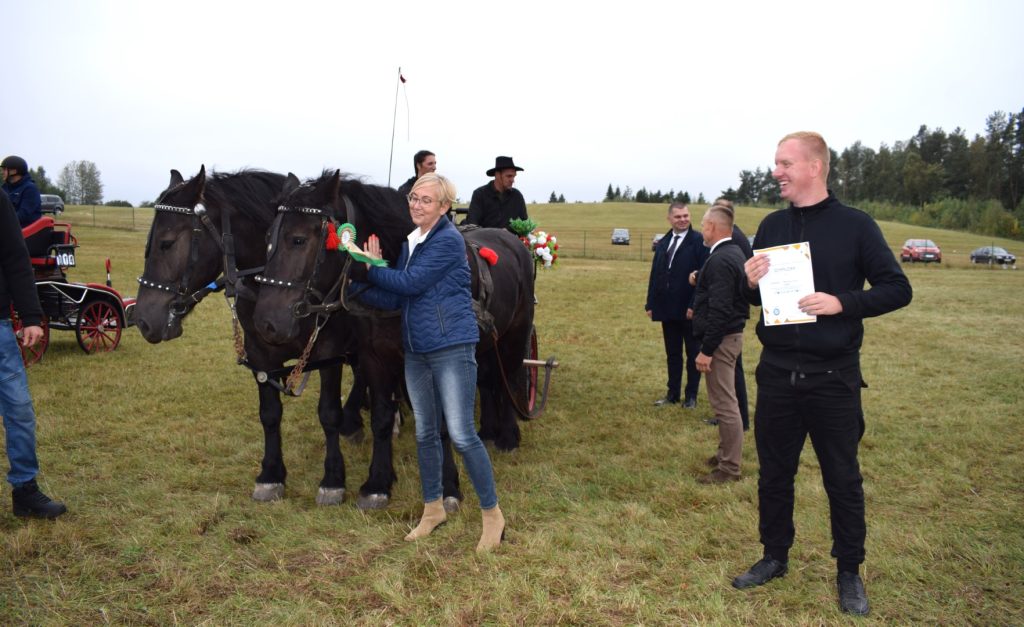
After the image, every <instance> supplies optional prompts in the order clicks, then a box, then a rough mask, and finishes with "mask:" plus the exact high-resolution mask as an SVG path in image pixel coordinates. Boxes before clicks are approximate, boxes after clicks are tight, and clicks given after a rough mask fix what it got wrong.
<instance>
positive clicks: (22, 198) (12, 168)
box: [0, 155, 43, 227]
mask: <svg viewBox="0 0 1024 627" xmlns="http://www.w3.org/2000/svg"><path fill="white" fill-rule="evenodd" d="M0 175H2V176H3V180H4V185H3V190H4V191H5V192H7V196H8V197H9V198H10V199H11V204H12V205H14V209H15V211H16V212H17V213H18V222H19V223H21V226H23V227H25V226H28V225H29V224H32V223H33V222H35V221H36V220H38V219H39V218H41V217H43V208H42V207H43V203H42V199H41V198H40V197H39V188H38V187H36V182H35V181H33V180H32V175H31V174H29V173H28V164H27V163H25V160H24V159H22V158H21V157H16V156H14V155H11V156H10V157H7V158H6V159H4V160H3V162H2V163H0Z"/></svg>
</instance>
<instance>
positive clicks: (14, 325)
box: [11, 308, 50, 368]
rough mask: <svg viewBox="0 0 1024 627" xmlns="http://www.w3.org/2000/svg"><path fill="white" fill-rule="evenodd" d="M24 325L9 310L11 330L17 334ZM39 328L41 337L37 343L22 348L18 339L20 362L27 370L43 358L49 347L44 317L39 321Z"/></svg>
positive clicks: (46, 321)
mask: <svg viewBox="0 0 1024 627" xmlns="http://www.w3.org/2000/svg"><path fill="white" fill-rule="evenodd" d="M23 326H24V325H23V324H22V323H21V319H20V318H18V314H16V313H15V312H14V310H13V308H12V309H11V329H12V330H13V331H14V333H15V334H17V333H18V332H19V331H21V329H22V327H23ZM39 326H40V327H42V329H43V337H41V338H39V341H38V342H36V343H35V344H34V345H32V346H22V345H21V339H20V338H19V339H18V348H20V349H21V361H22V362H23V363H24V364H25V367H26V368H28V367H29V366H31V365H32V364H34V363H38V362H39V360H40V359H42V358H43V353H45V352H46V348H47V347H48V346H49V345H50V322H49V320H48V319H47V317H46V315H45V314H44V315H43V318H42V320H40V321H39Z"/></svg>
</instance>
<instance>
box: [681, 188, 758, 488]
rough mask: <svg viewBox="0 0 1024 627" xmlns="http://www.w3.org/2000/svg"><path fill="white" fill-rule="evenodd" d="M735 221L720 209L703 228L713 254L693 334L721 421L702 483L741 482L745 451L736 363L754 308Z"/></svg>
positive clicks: (702, 279) (700, 280) (701, 281)
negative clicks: (735, 236) (743, 288)
mask: <svg viewBox="0 0 1024 627" xmlns="http://www.w3.org/2000/svg"><path fill="white" fill-rule="evenodd" d="M732 221H733V216H732V211H730V210H729V208H728V207H724V206H721V205H715V206H713V207H711V208H710V209H708V211H707V212H706V213H705V214H704V220H703V221H702V222H701V225H700V228H701V232H702V233H703V234H704V243H705V244H706V245H707V246H708V248H710V249H711V252H710V254H709V256H708V260H707V261H706V262H704V268H703V269H702V270H701V271H700V273H699V274H698V277H697V295H696V297H695V298H694V303H693V334H694V335H695V336H696V337H697V341H698V342H699V343H700V354H698V355H697V360H696V362H697V369H698V370H700V371H701V372H702V373H704V375H705V376H706V377H707V388H708V401H709V402H710V403H711V407H712V409H714V410H715V419H716V420H717V421H718V450H717V452H716V453H715V454H714V455H713V456H712V457H711V458H710V459H709V460H708V465H709V466H713V467H714V469H713V470H712V471H711V472H710V473H708V474H707V475H704V476H703V477H700V478H699V479H698V481H699V482H700V483H709V484H716V483H726V482H728V481H737V480H739V478H740V460H741V458H742V453H743V421H742V419H741V418H740V411H739V405H738V403H737V402H736V359H737V358H738V357H739V355H740V353H741V352H742V350H743V327H745V326H746V323H747V318H749V317H750V305H749V304H748V303H747V299H746V295H745V294H743V293H742V292H741V287H740V284H741V282H742V281H743V280H744V276H743V263H744V262H745V261H746V260H747V259H746V256H745V255H744V254H743V251H742V250H740V247H739V245H738V244H737V243H736V242H735V241H733V239H732Z"/></svg>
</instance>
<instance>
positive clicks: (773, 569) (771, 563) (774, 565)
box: [732, 557, 789, 590]
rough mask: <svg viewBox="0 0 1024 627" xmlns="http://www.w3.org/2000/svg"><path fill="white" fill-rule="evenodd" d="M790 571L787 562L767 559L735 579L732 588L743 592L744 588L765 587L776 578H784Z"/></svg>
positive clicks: (763, 559)
mask: <svg viewBox="0 0 1024 627" xmlns="http://www.w3.org/2000/svg"><path fill="white" fill-rule="evenodd" d="M788 570H789V565H788V564H787V563H786V562H780V561H779V560H776V559H772V558H770V557H765V558H762V559H761V560H760V561H758V562H757V563H756V564H754V565H753V566H751V567H750V570H748V571H747V572H745V573H743V574H742V575H740V576H739V577H737V578H735V579H733V580H732V587H733V588H736V589H738V590H743V589H744V588H753V587H754V586H763V585H764V584H766V583H768V582H769V581H771V580H772V579H775V578H776V577H782V576H783V575H785V574H786V572H787V571H788Z"/></svg>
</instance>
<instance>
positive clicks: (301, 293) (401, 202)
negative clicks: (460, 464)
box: [256, 171, 534, 450]
mask: <svg viewBox="0 0 1024 627" xmlns="http://www.w3.org/2000/svg"><path fill="white" fill-rule="evenodd" d="M284 190H285V191H284V192H283V193H282V200H281V203H280V204H281V207H280V208H279V217H278V222H276V223H275V226H274V228H273V229H272V234H276V242H277V244H276V246H277V249H276V250H275V251H272V252H271V253H270V256H268V259H267V267H266V274H267V278H266V280H267V282H268V283H272V284H275V285H276V286H277V287H278V289H276V290H268V289H263V290H261V291H260V294H259V303H258V304H257V309H256V327H257V329H259V330H260V332H261V333H263V334H264V336H265V337H267V338H268V339H280V340H286V339H289V338H291V337H293V336H294V334H295V332H296V331H295V325H296V324H297V323H298V319H297V318H296V317H295V315H296V314H297V313H298V314H301V313H304V312H306V311H308V307H307V306H306V305H305V304H303V303H304V302H305V301H307V300H309V295H310V294H314V295H316V294H323V293H325V292H327V291H332V292H333V293H336V294H338V293H339V291H340V290H341V284H342V283H344V282H345V280H346V279H347V278H349V277H351V278H354V279H365V276H366V270H365V267H364V266H363V264H361V263H351V264H350V265H346V261H350V258H349V257H348V255H346V254H344V253H340V252H330V253H328V252H326V251H325V249H324V243H325V240H326V234H327V232H328V231H329V230H330V229H334V228H336V227H337V226H338V225H339V224H341V223H345V222H348V223H351V224H353V225H354V226H355V227H356V231H357V234H358V237H359V239H360V241H363V242H365V239H366V237H367V236H369V235H371V234H375V235H377V236H378V237H379V238H380V241H381V251H382V254H383V256H384V257H385V258H386V259H388V261H390V262H391V263H392V264H394V263H395V262H396V260H397V258H398V255H399V253H400V252H401V247H402V243H403V242H404V241H405V239H406V236H407V235H408V234H409V233H410V232H412V230H413V229H414V228H416V227H415V225H414V224H413V223H412V219H411V218H410V216H409V208H408V203H407V202H406V199H405V198H403V197H402V196H401V195H400V194H398V193H397V192H395V191H394V190H392V189H390V188H385V187H379V186H375V185H367V184H364V183H362V182H361V181H359V180H357V179H354V178H349V177H343V176H342V175H341V173H340V172H338V171H334V172H333V173H332V172H325V173H324V174H323V175H321V176H320V177H319V178H318V179H315V180H311V181H308V182H307V183H306V184H301V183H300V182H299V180H298V179H297V178H295V177H294V175H291V174H290V175H289V176H288V182H287V183H286V184H285V188H284ZM463 236H464V237H465V239H466V243H467V252H468V253H469V256H470V266H471V268H472V270H473V295H474V299H476V300H477V301H478V303H479V304H480V306H481V309H482V311H478V318H479V320H480V326H481V337H480V343H479V344H478V345H477V362H478V378H477V384H478V387H479V389H480V408H481V414H480V437H481V438H483V439H485V440H493V441H494V443H495V446H497V447H498V448H499V449H502V450H513V449H515V448H517V447H518V446H519V443H520V432H519V424H518V422H517V420H516V412H517V410H521V413H524V414H525V409H524V407H525V402H526V368H525V367H524V366H523V358H524V357H525V356H526V354H527V350H528V344H529V341H530V336H531V333H532V330H533V311H534V297H533V262H532V260H531V258H530V253H529V251H528V250H527V249H526V247H525V246H524V245H523V244H522V242H521V241H519V239H518V238H516V237H515V236H514V235H512V234H511V233H509V232H508V231H506V230H504V229H471V230H464V231H463ZM270 245H271V247H273V246H275V244H274V243H273V241H272V242H271V244H270ZM481 247H485V248H489V249H491V250H494V251H495V252H496V253H497V255H498V262H497V263H496V265H494V266H493V267H491V266H489V265H485V262H484V261H483V260H482V259H481V258H480V257H479V256H478V255H477V254H476V253H475V251H477V250H479V249H480V248H481ZM340 293H341V294H343V291H341V292H340ZM347 306H349V307H353V308H354V307H355V304H354V303H348V304H347ZM396 331H398V329H397V327H396ZM359 335H360V336H364V334H362V333H360V334H359ZM395 342H399V340H398V338H397V337H396V338H395ZM359 359H360V363H362V361H363V355H362V352H360V357H359ZM517 406H518V407H517ZM377 430H378V427H377V426H375V427H374V433H375V437H376V432H377Z"/></svg>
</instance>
